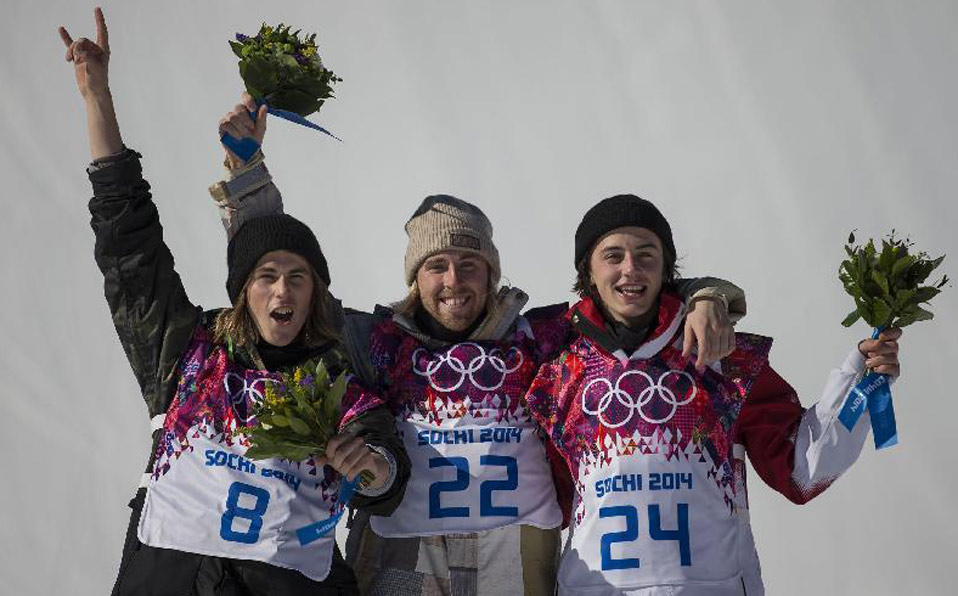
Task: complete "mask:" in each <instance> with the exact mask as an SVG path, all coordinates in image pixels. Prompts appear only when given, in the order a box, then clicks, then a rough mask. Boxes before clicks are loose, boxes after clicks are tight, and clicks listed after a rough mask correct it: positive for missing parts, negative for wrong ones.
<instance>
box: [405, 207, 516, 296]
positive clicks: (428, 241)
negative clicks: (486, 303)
mask: <svg viewBox="0 0 958 596" xmlns="http://www.w3.org/2000/svg"><path fill="white" fill-rule="evenodd" d="M406 234H407V235H408V236H409V244H408V245H407V246H406V266H405V268H406V285H408V286H411V285H412V283H413V281H415V279H416V272H417V271H419V267H420V265H422V263H423V261H425V260H426V259H428V258H429V257H431V256H432V255H434V254H436V253H437V252H442V251H444V250H462V251H466V252H471V253H474V254H476V255H478V256H480V257H482V258H483V259H484V260H485V261H486V263H488V264H489V273H490V275H491V279H490V283H491V285H492V286H493V287H495V286H496V284H498V283H499V276H500V269H499V251H498V250H496V245H495V244H493V243H492V224H491V223H489V218H487V217H486V214H485V213H483V212H482V210H481V209H479V208H478V207H476V206H475V205H473V204H472V203H467V202H466V201H463V200H461V199H457V198H456V197H452V196H449V195H433V196H431V197H426V200H424V201H423V202H422V204H421V205H419V208H418V209H416V212H415V213H413V214H412V217H410V218H409V221H407V222H406Z"/></svg>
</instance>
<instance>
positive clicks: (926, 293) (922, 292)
mask: <svg viewBox="0 0 958 596" xmlns="http://www.w3.org/2000/svg"><path fill="white" fill-rule="evenodd" d="M940 293H941V290H939V289H938V288H936V287H932V286H924V287H921V288H918V289H917V290H916V291H915V295H914V297H913V298H912V299H911V302H914V303H915V304H920V303H922V302H928V301H929V300H931V299H932V298H934V297H935V296H937V295H938V294H940Z"/></svg>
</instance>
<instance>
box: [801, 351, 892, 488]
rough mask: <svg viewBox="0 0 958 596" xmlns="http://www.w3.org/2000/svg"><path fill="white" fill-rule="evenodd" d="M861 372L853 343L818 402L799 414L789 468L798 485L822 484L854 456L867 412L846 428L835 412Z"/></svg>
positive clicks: (862, 365)
mask: <svg viewBox="0 0 958 596" xmlns="http://www.w3.org/2000/svg"><path fill="white" fill-rule="evenodd" d="M864 372H865V357H864V356H862V354H861V352H859V351H858V348H857V347H856V348H855V349H853V350H852V351H851V353H850V354H849V355H848V357H847V358H845V362H844V363H843V364H842V366H841V368H838V369H836V370H833V371H832V372H831V374H829V376H828V381H827V382H826V383H825V389H824V390H823V391H822V397H821V399H820V400H819V401H818V403H816V404H815V405H814V406H812V407H810V408H808V409H807V410H805V413H804V414H803V415H802V419H801V422H800V423H799V426H798V432H797V434H796V436H795V466H794V469H793V471H792V479H793V480H794V481H795V483H796V484H798V486H799V487H800V488H802V489H804V490H809V489H814V488H815V487H822V488H824V487H825V486H827V485H828V484H829V483H831V482H832V481H833V480H835V478H837V477H838V476H840V475H841V474H842V473H844V472H845V470H847V469H848V468H849V467H851V465H852V464H853V463H855V460H856V459H858V455H859V454H860V453H861V451H862V447H863V446H864V444H865V440H866V438H867V437H868V430H869V428H870V427H871V421H870V420H869V417H868V412H867V410H866V411H865V413H864V414H863V415H862V417H861V418H859V419H858V422H857V423H856V424H855V427H854V428H853V429H852V430H851V431H850V432H849V430H848V429H847V428H845V425H844V424H842V422H841V421H839V419H838V414H839V412H841V409H842V406H844V405H845V400H846V399H847V398H848V394H849V393H850V392H851V390H852V388H853V387H854V386H855V385H856V384H857V383H858V382H859V381H860V380H861V378H862V376H863V375H864ZM891 382H894V379H891V380H890V383H891ZM890 383H889V384H890Z"/></svg>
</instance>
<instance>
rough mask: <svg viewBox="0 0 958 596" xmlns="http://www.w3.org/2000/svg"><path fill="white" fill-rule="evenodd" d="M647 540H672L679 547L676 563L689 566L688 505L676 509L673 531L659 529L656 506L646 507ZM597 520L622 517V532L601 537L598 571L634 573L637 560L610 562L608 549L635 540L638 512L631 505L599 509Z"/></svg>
mask: <svg viewBox="0 0 958 596" xmlns="http://www.w3.org/2000/svg"><path fill="white" fill-rule="evenodd" d="M648 511H649V538H651V539H652V540H674V541H676V542H678V543H679V559H680V560H681V564H682V567H690V566H691V565H692V549H691V547H690V545H689V505H688V503H679V504H678V505H677V508H676V514H677V515H676V518H677V520H676V521H677V523H678V527H677V528H676V529H674V530H663V529H662V515H661V513H660V511H659V506H658V505H656V504H651V505H649V508H648ZM599 517H600V518H602V519H606V518H609V517H624V518H625V530H623V531H622V532H607V533H605V534H603V535H602V539H601V542H600V547H601V552H602V570H603V571H608V570H611V569H638V568H639V564H640V562H639V559H638V557H630V558H625V559H613V558H612V545H613V544H615V543H617V542H633V541H634V540H636V539H637V538H638V537H639V512H638V510H637V509H636V508H635V507H633V506H632V505H618V506H615V507H602V508H600V509H599Z"/></svg>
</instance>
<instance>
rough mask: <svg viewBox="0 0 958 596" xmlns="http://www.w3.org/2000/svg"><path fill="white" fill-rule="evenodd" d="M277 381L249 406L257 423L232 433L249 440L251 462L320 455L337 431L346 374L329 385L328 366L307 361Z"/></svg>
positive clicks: (366, 476)
mask: <svg viewBox="0 0 958 596" xmlns="http://www.w3.org/2000/svg"><path fill="white" fill-rule="evenodd" d="M281 376H282V378H281V379H280V380H277V381H274V382H272V383H267V384H266V388H265V391H264V398H263V400H262V401H261V402H260V403H258V404H255V405H254V406H253V414H254V416H255V417H256V420H257V422H258V424H257V425H254V426H243V427H239V428H237V429H236V430H235V431H234V433H235V434H243V435H246V436H247V437H249V438H250V439H251V441H252V446H250V448H249V449H248V450H247V451H246V456H247V457H249V458H251V459H267V458H271V457H275V458H282V459H288V460H291V461H300V460H303V459H306V458H307V457H309V456H310V455H312V454H314V453H319V454H322V453H323V452H324V451H325V449H326V444H327V443H328V442H329V439H331V438H332V437H333V435H335V434H336V433H337V431H338V430H339V419H340V406H341V405H342V399H343V395H345V393H346V373H345V372H343V373H342V374H340V375H339V376H338V377H336V379H335V380H333V381H332V382H330V374H329V371H328V370H327V369H326V364H325V363H324V362H323V361H322V360H319V361H307V362H306V363H305V364H302V365H300V366H297V367H296V368H295V369H293V370H292V371H287V372H283V373H281ZM373 480H375V477H374V476H373V474H372V473H371V472H369V471H368V470H364V471H363V472H362V473H360V485H364V484H368V483H370V482H372V481H373Z"/></svg>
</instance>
